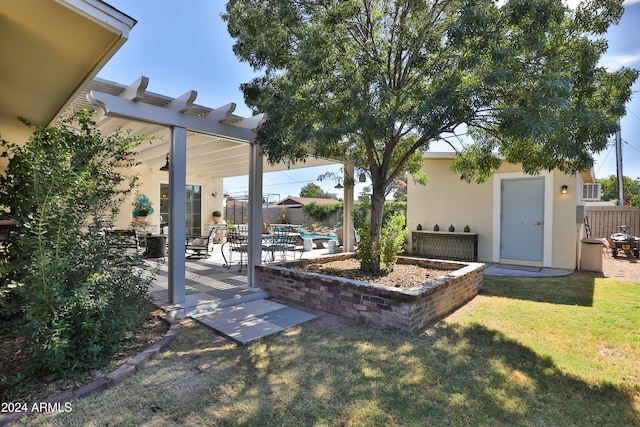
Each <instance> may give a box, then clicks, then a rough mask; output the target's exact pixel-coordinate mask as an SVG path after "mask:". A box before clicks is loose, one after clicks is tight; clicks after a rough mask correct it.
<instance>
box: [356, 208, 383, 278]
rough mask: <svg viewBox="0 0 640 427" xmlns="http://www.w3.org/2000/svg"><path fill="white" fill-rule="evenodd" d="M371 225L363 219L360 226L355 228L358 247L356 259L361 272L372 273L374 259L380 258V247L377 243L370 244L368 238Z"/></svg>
mask: <svg viewBox="0 0 640 427" xmlns="http://www.w3.org/2000/svg"><path fill="white" fill-rule="evenodd" d="M370 227H371V224H370V222H369V220H368V219H363V220H361V222H360V226H359V227H357V228H356V233H357V234H358V246H357V248H356V257H357V258H358V260H359V261H360V269H361V270H362V271H374V270H375V264H374V262H373V260H374V259H376V258H379V257H380V246H379V243H378V242H372V241H371V239H370V236H369V229H370Z"/></svg>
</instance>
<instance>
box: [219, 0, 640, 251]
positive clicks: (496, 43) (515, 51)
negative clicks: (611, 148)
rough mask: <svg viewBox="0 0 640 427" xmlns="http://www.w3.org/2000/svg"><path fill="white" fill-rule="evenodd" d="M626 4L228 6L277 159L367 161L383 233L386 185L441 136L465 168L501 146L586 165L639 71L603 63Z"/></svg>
mask: <svg viewBox="0 0 640 427" xmlns="http://www.w3.org/2000/svg"><path fill="white" fill-rule="evenodd" d="M622 13H623V7H622V0H602V1H601V0H590V1H586V2H584V3H581V4H580V5H579V6H578V7H577V8H576V9H575V10H571V9H569V8H566V7H565V6H564V5H563V2H562V1H561V0H513V1H508V2H506V3H499V2H494V1H493V0H456V1H451V2H445V3H441V2H430V1H422V0H420V1H408V2H407V1H388V0H371V1H362V0H343V1H324V2H282V1H280V0H265V1H260V2H257V1H254V0H230V1H229V2H228V3H227V13H226V14H224V15H223V18H224V19H225V20H226V21H227V23H228V30H229V33H230V34H231V36H232V37H234V38H235V39H236V42H235V44H234V47H233V49H234V52H235V54H236V55H237V56H238V57H239V58H240V59H241V60H244V61H246V62H247V63H249V64H250V65H251V66H252V67H254V69H255V70H256V72H259V73H261V75H260V76H258V77H256V78H255V79H254V80H252V81H251V82H248V83H246V84H244V85H242V90H243V93H244V97H245V102H246V103H247V105H249V106H250V107H252V108H254V109H255V110H257V111H261V112H264V113H266V117H267V119H266V121H265V122H264V123H262V125H261V126H260V127H259V128H258V136H257V139H258V141H259V142H260V143H261V147H262V149H263V151H264V153H265V154H266V155H267V157H268V159H269V161H270V162H281V161H282V162H289V163H291V162H296V161H300V160H303V159H304V158H305V157H306V156H307V155H308V152H312V154H315V155H318V156H324V157H339V158H345V159H346V160H347V161H349V162H351V163H352V164H353V165H354V166H355V167H356V168H357V169H359V170H365V171H367V174H368V176H369V177H370V179H371V181H372V190H373V193H372V199H371V200H372V209H371V212H372V216H371V218H370V219H371V230H370V234H371V236H370V238H371V239H372V240H373V241H377V240H378V239H379V237H380V231H381V227H382V215H383V212H382V205H383V203H384V199H385V196H386V195H387V194H388V192H389V189H390V188H391V187H392V186H393V183H394V181H395V180H396V179H397V178H398V177H404V176H405V174H409V175H416V174H418V173H419V171H420V168H421V166H422V154H423V153H424V152H425V151H427V150H428V149H429V145H430V144H431V142H433V141H437V140H442V139H445V140H446V141H447V142H449V143H450V144H454V143H456V144H458V145H462V148H461V149H460V150H459V155H458V156H457V158H456V161H455V162H454V166H453V169H454V170H455V171H457V172H459V173H460V174H461V175H462V177H463V178H464V179H467V180H472V179H475V180H477V181H483V180H486V179H487V178H488V177H489V176H490V175H491V173H493V170H495V168H496V167H497V165H498V163H499V159H500V158H504V159H505V160H506V161H508V162H512V163H520V164H522V166H523V168H524V170H525V171H526V172H527V173H536V172H537V171H539V170H543V169H549V170H550V169H553V168H559V169H560V170H562V171H565V172H568V173H572V172H576V171H579V170H582V169H585V168H588V167H590V166H591V165H592V164H593V158H592V153H594V152H599V151H601V150H603V149H604V148H605V147H606V144H607V138H608V136H609V135H611V134H612V133H613V132H614V131H615V130H616V129H617V120H618V118H619V117H621V116H622V115H623V114H624V112H625V103H626V102H627V101H628V100H629V99H630V97H631V85H632V83H633V82H634V81H635V80H636V79H637V77H638V72H637V71H636V70H632V69H626V68H623V69H621V70H619V71H613V72H609V71H607V70H606V69H604V68H602V67H599V66H598V61H599V59H600V57H601V56H602V54H603V53H604V52H605V51H606V42H605V41H604V40H603V36H604V34H605V33H606V31H607V28H608V27H609V26H610V25H611V24H613V23H616V22H618V20H619V19H620V17H621V15H622ZM465 132H467V133H468V136H469V137H470V138H467V139H465V140H464V141H463V142H462V144H460V143H459V142H458V140H457V136H455V135H459V134H463V133H465ZM458 148H459V147H458ZM500 156H502V157H500ZM421 180H422V179H421ZM374 263H375V260H374Z"/></svg>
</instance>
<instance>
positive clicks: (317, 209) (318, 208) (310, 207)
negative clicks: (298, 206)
mask: <svg viewBox="0 0 640 427" xmlns="http://www.w3.org/2000/svg"><path fill="white" fill-rule="evenodd" d="M341 209H342V203H334V204H331V205H321V204H318V203H316V202H312V203H309V204H307V205H304V206H303V207H302V212H303V213H304V214H305V215H306V216H307V217H309V218H311V219H313V220H314V221H317V222H322V221H324V220H325V219H327V218H329V217H330V216H331V215H333V214H335V213H336V212H339V211H340V210H341Z"/></svg>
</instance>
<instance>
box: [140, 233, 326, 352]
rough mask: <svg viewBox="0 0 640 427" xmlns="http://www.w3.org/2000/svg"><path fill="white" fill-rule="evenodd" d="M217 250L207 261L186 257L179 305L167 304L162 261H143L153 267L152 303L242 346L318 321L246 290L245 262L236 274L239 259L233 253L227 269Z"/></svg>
mask: <svg viewBox="0 0 640 427" xmlns="http://www.w3.org/2000/svg"><path fill="white" fill-rule="evenodd" d="M221 248H222V245H220V244H216V245H214V248H213V252H212V253H211V256H210V257H209V258H202V259H188V258H187V260H186V275H185V288H186V301H185V302H184V303H182V304H171V303H169V302H168V299H167V295H168V294H167V289H168V265H167V263H166V259H148V260H145V262H144V265H145V267H146V269H147V270H148V271H152V270H154V269H156V268H157V274H156V280H154V281H153V284H152V287H151V289H150V292H151V294H152V295H153V296H154V298H155V302H156V304H157V305H158V306H160V307H162V308H163V309H164V310H165V311H166V312H167V313H168V314H169V316H171V317H173V318H178V319H179V318H184V317H190V318H193V319H195V320H197V321H199V322H201V323H203V324H205V325H207V326H209V327H211V328H212V329H214V330H215V331H216V332H217V333H218V334H220V335H222V336H225V337H227V338H229V339H231V340H233V341H236V342H238V343H240V344H243V345H244V344H248V343H250V342H252V341H254V340H256V339H259V338H262V337H265V336H268V335H271V334H275V333H278V332H281V331H283V330H285V329H287V328H290V327H292V326H296V325H299V324H302V323H305V322H308V321H310V320H313V319H315V318H316V317H317V316H315V315H313V314H310V313H306V312H304V311H301V310H298V309H294V308H290V307H287V306H285V305H283V304H279V303H276V302H274V301H270V300H268V299H267V298H268V295H267V293H266V292H264V291H262V290H261V289H258V288H251V287H249V286H248V283H247V266H246V259H245V264H244V265H243V269H242V271H238V270H239V260H240V259H239V258H240V257H239V255H238V254H235V255H234V258H233V259H232V261H233V263H232V265H231V266H230V268H228V269H227V268H225V267H224V264H225V260H224V258H223V256H222V249H221ZM224 249H225V256H226V257H227V259H228V258H229V255H228V252H226V251H227V250H228V249H227V247H226V246H225V248H224ZM327 253H328V250H327V249H326V248H325V249H313V250H311V251H308V252H303V253H302V258H303V259H305V258H317V257H321V256H323V255H326V254H327ZM298 255H299V254H298ZM298 255H296V256H298ZM291 256H292V255H291V254H289V257H291ZM245 258H246V256H245Z"/></svg>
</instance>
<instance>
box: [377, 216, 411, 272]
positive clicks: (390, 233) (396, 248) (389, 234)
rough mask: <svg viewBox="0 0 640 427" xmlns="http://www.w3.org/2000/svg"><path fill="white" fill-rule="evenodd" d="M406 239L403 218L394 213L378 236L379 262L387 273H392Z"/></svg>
mask: <svg viewBox="0 0 640 427" xmlns="http://www.w3.org/2000/svg"><path fill="white" fill-rule="evenodd" d="M406 237H407V229H406V227H405V217H404V215H403V214H402V213H398V212H396V213H394V214H392V215H391V216H390V217H389V218H387V220H386V222H385V225H384V227H382V232H381V236H380V251H381V252H380V261H381V262H382V263H383V264H384V265H385V267H387V269H388V270H389V271H393V268H394V267H395V265H396V263H397V262H398V254H399V253H400V252H402V249H403V246H404V241H405V238H406Z"/></svg>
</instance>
